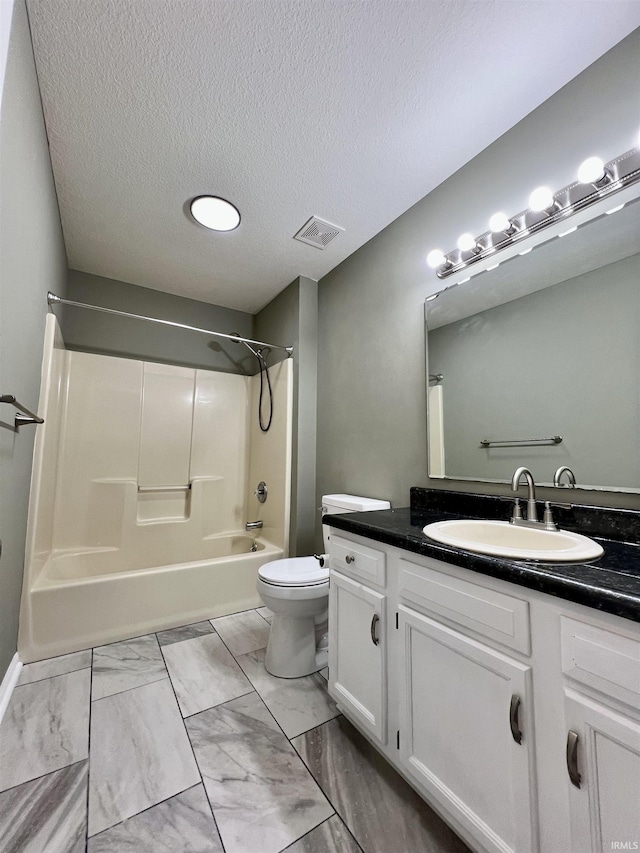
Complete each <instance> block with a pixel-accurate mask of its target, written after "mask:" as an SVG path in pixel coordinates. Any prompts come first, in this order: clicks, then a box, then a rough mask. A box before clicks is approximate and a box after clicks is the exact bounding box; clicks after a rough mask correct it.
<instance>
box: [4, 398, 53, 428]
mask: <svg viewBox="0 0 640 853" xmlns="http://www.w3.org/2000/svg"><path fill="white" fill-rule="evenodd" d="M0 403H9V405H11V406H15V407H16V409H20V411H21V412H23V413H24V414H22V415H19V414H16V415H15V418H14V422H13V426H11V424H7V423H5V422H4V421H0V426H3V427H4V428H5V429H10V430H11V431H12V432H18V430H19V429H20V427H21V426H26V425H27V424H43V423H44V418H39V417H38V416H37V415H35V414H34V413H33V412H31V411H29V409H27V407H26V406H23V405H22V403H19V402H18V401H17V400H16V398H15V397H14V396H13V394H0Z"/></svg>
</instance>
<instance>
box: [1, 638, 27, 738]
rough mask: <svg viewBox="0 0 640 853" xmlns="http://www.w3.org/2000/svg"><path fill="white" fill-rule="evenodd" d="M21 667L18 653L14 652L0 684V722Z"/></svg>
mask: <svg viewBox="0 0 640 853" xmlns="http://www.w3.org/2000/svg"><path fill="white" fill-rule="evenodd" d="M21 669H22V663H21V661H20V658H19V657H18V653H17V652H16V653H15V655H14V656H13V658H12V659H11V663H10V664H9V668H8V669H7V671H6V672H5V674H4V678H3V679H2V684H0V723H1V722H2V718H3V717H4V712H5V711H6V710H7V708H8V707H9V700H10V699H11V694H12V693H13V688H14V687H15V686H16V684H17V683H18V678H19V677H20V670H21Z"/></svg>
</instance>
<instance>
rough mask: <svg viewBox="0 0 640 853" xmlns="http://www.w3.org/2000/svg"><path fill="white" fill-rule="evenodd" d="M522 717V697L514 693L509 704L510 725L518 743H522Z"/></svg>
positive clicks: (512, 734)
mask: <svg viewBox="0 0 640 853" xmlns="http://www.w3.org/2000/svg"><path fill="white" fill-rule="evenodd" d="M519 715H520V697H519V696H516V694H515V693H514V694H513V696H512V697H511V703H510V704H509V725H510V726H511V736H512V737H513V739H514V740H515V742H516V743H522V732H521V731H520V726H519V724H518V717H519Z"/></svg>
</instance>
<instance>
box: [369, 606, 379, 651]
mask: <svg viewBox="0 0 640 853" xmlns="http://www.w3.org/2000/svg"><path fill="white" fill-rule="evenodd" d="M379 621H380V617H379V616H378V614H377V613H374V614H373V617H372V618H371V642H372V643H373V645H374V646H377V645H378V643H379V642H380V640H379V639H378V635H377V634H376V626H377V625H378V622H379Z"/></svg>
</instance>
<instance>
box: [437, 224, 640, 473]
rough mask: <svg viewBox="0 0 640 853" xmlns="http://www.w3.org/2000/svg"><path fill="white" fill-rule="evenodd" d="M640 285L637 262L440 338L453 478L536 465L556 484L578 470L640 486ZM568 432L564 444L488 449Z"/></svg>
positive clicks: (479, 318)
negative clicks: (558, 476) (561, 470)
mask: <svg viewBox="0 0 640 853" xmlns="http://www.w3.org/2000/svg"><path fill="white" fill-rule="evenodd" d="M610 218H611V217H605V219H610ZM639 282H640V255H632V256H631V257H630V258H625V259H624V260H621V261H617V262H616V263H613V264H608V265H606V266H604V267H601V268H600V269H597V270H593V271H591V272H588V273H585V274H584V275H581V276H577V277H576V278H572V279H570V280H569V281H565V282H562V283H561V284H556V285H555V286H553V287H549V288H548V289H546V290H539V291H538V292H537V293H533V294H531V295H529V296H525V297H522V298H521V299H516V300H514V301H512V302H508V303H506V304H505V305H499V306H497V307H495V308H492V309H490V310H488V311H482V312H480V313H478V314H475V315H473V316H472V317H467V318H465V319H464V320H459V321H458V322H455V323H451V324H449V325H448V326H442V327H440V328H438V329H434V330H433V331H430V332H429V370H430V372H433V373H442V374H443V375H444V381H443V383H442V389H443V400H444V406H443V409H444V434H445V470H446V472H447V475H448V476H452V477H455V476H458V477H476V478H477V477H480V478H484V479H493V480H507V479H510V478H511V476H512V474H513V472H514V470H515V469H516V467H518V465H526V466H527V467H528V468H529V469H530V470H531V471H532V473H533V475H534V477H535V479H536V482H544V483H552V482H553V474H554V472H555V470H556V469H557V468H558V467H559V466H560V465H569V466H570V467H571V468H572V470H573V471H574V473H575V475H576V477H577V479H578V482H579V483H583V484H585V485H587V484H590V485H594V486H619V487H623V488H629V489H638V488H640V334H639V330H640V288H639V287H638V284H639ZM457 289H459V288H457ZM610 412H615V413H616V424H615V427H612V426H611V424H610V421H609V413H610ZM557 434H559V435H562V436H563V441H562V443H561V444H557V445H549V446H546V445H542V446H537V447H508V448H507V447H502V448H500V447H498V448H491V449H483V448H481V447H480V440H481V439H482V438H490V439H491V438H492V439H494V440H499V439H508V438H537V437H540V438H542V437H543V436H552V435H557Z"/></svg>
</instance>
